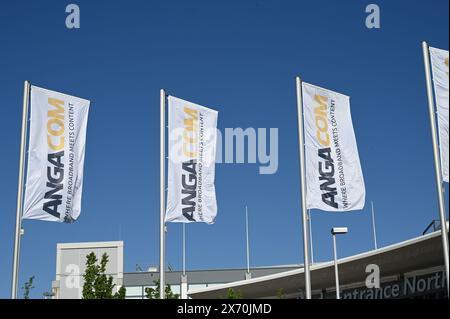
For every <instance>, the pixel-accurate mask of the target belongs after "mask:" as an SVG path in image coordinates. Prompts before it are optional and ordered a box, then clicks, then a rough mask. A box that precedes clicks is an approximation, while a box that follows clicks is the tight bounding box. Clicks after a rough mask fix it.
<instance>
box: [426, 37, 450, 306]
mask: <svg viewBox="0 0 450 319" xmlns="http://www.w3.org/2000/svg"><path fill="white" fill-rule="evenodd" d="M422 49H423V61H424V65H425V78H426V84H427V95H428V111H429V115H430V125H431V136H432V139H433V154H434V169H435V176H436V188H437V193H438V204H439V217H440V220H441V235H442V246H443V249H444V262H445V274H446V280H447V298H449V260H448V236H447V220H446V218H445V203H444V191H443V187H442V175H441V172H442V171H441V163H440V160H439V146H438V142H437V128H436V117H435V116H436V115H435V111H434V100H433V88H432V82H431V72H430V56H429V48H428V44H427V43H426V42H425V41H424V42H422Z"/></svg>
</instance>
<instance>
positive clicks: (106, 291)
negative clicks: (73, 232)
mask: <svg viewBox="0 0 450 319" xmlns="http://www.w3.org/2000/svg"><path fill="white" fill-rule="evenodd" d="M108 261H109V258H108V255H107V254H106V253H104V254H103V255H102V259H101V260H100V264H99V265H98V264H97V262H98V259H97V256H96V255H95V254H94V253H93V252H91V253H90V254H89V255H87V256H86V272H85V273H84V275H83V278H84V285H83V299H125V292H126V291H125V288H124V287H120V289H119V291H118V292H116V293H115V294H113V289H114V287H115V286H116V285H115V284H113V277H112V276H107V275H106V274H105V272H106V265H107V264H108Z"/></svg>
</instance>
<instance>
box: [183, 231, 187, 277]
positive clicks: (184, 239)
mask: <svg viewBox="0 0 450 319" xmlns="http://www.w3.org/2000/svg"><path fill="white" fill-rule="evenodd" d="M183 276H186V224H185V223H183Z"/></svg>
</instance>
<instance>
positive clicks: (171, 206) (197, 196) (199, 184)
mask: <svg viewBox="0 0 450 319" xmlns="http://www.w3.org/2000/svg"><path fill="white" fill-rule="evenodd" d="M168 102H169V106H168V107H169V149H168V151H169V164H168V191H167V209H166V215H165V221H166V222H179V223H191V222H204V223H207V224H213V223H214V221H215V219H216V215H217V203H216V191H215V186H214V175H215V159H216V144H217V131H216V127H217V116H218V112H217V111H215V110H211V109H209V108H206V107H203V106H200V105H197V104H194V103H191V102H187V101H183V100H181V99H178V98H175V97H173V96H169V98H168Z"/></svg>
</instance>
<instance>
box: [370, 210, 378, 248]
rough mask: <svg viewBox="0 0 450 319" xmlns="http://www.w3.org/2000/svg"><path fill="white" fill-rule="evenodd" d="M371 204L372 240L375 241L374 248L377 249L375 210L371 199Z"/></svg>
mask: <svg viewBox="0 0 450 319" xmlns="http://www.w3.org/2000/svg"><path fill="white" fill-rule="evenodd" d="M370 204H371V205H372V228H373V240H374V243H375V249H378V243H377V230H376V228H375V210H374V209H373V201H371V202H370Z"/></svg>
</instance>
